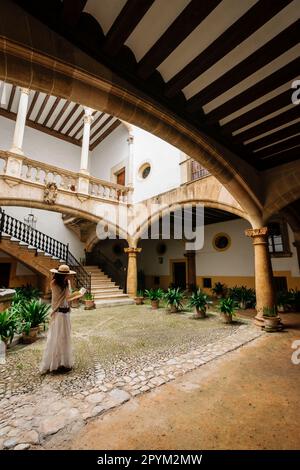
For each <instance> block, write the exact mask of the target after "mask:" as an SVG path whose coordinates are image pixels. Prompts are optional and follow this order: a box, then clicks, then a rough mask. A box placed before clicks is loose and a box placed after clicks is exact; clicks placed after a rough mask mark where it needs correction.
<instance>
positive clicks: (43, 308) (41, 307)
mask: <svg viewBox="0 0 300 470" xmlns="http://www.w3.org/2000/svg"><path fill="white" fill-rule="evenodd" d="M49 310H50V305H49V304H46V303H44V302H42V301H41V300H36V299H33V300H31V301H30V302H25V303H23V304H20V305H19V306H16V307H14V308H13V311H14V312H15V315H16V317H18V319H19V325H20V331H21V332H24V333H25V334H29V330H30V329H31V328H36V327H38V326H39V325H40V324H41V323H45V322H46V321H47V317H48V313H49Z"/></svg>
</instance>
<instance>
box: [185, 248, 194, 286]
mask: <svg viewBox="0 0 300 470" xmlns="http://www.w3.org/2000/svg"><path fill="white" fill-rule="evenodd" d="M184 256H185V257H186V258H187V277H188V278H187V287H188V290H189V291H190V292H192V291H193V290H194V289H195V287H196V285H197V280H196V252H195V251H194V250H188V251H187V252H186V253H185V255H184Z"/></svg>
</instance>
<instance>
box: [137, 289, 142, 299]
mask: <svg viewBox="0 0 300 470" xmlns="http://www.w3.org/2000/svg"><path fill="white" fill-rule="evenodd" d="M137 297H142V298H144V291H143V290H138V291H137Z"/></svg>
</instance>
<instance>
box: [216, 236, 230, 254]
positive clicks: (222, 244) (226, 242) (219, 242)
mask: <svg viewBox="0 0 300 470" xmlns="http://www.w3.org/2000/svg"><path fill="white" fill-rule="evenodd" d="M230 244H231V240H230V237H229V235H227V234H226V233H218V234H217V235H215V237H214V239H213V246H214V248H215V249H216V250H218V251H225V250H227V249H228V248H229V247H230Z"/></svg>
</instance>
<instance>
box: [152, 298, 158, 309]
mask: <svg viewBox="0 0 300 470" xmlns="http://www.w3.org/2000/svg"><path fill="white" fill-rule="evenodd" d="M151 307H152V310H157V309H158V308H159V300H151Z"/></svg>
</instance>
